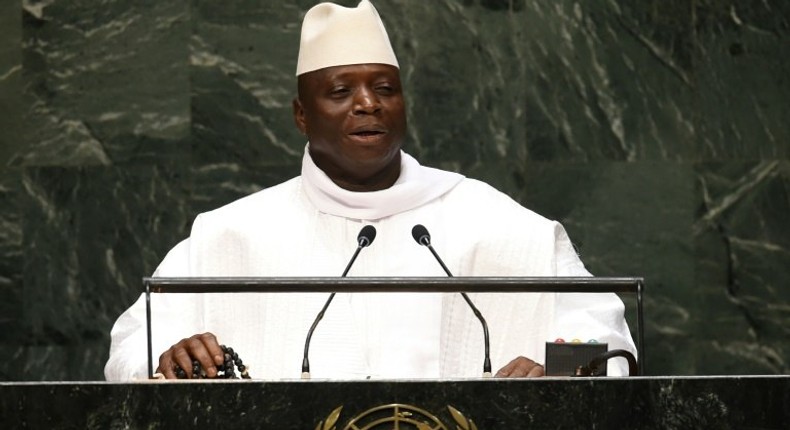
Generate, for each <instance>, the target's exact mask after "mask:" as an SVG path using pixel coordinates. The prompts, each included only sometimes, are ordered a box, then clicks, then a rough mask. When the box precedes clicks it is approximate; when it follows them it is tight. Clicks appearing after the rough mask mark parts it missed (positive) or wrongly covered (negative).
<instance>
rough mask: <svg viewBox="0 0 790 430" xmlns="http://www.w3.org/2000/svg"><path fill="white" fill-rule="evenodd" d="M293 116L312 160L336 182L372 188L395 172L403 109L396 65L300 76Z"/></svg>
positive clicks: (330, 69) (353, 187)
mask: <svg viewBox="0 0 790 430" xmlns="http://www.w3.org/2000/svg"><path fill="white" fill-rule="evenodd" d="M294 119H295V121H296V125H297V127H299V130H301V131H302V133H304V134H306V135H307V137H308V139H309V140H310V155H311V156H312V158H313V161H314V162H315V163H316V165H317V166H318V167H319V168H321V170H323V171H324V172H325V173H326V174H327V175H328V176H329V177H330V178H331V179H332V180H333V181H334V182H335V183H337V184H338V185H339V186H341V187H343V188H347V189H351V190H356V191H372V190H376V189H383V188H387V187H389V186H391V185H392V183H393V182H394V181H395V180H396V179H397V178H398V175H399V173H400V148H401V145H402V142H403V139H404V136H405V135H406V114H405V111H404V106H403V93H402V91H401V82H400V73H399V71H398V69H397V68H396V67H393V66H389V65H384V64H358V65H351V66H337V67H328V68H325V69H320V70H316V71H314V72H310V73H305V74H304V75H301V76H299V97H298V98H297V99H296V100H294Z"/></svg>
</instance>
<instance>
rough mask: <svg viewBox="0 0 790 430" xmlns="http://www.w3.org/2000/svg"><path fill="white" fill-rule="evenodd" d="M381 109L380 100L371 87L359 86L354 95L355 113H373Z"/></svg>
mask: <svg viewBox="0 0 790 430" xmlns="http://www.w3.org/2000/svg"><path fill="white" fill-rule="evenodd" d="M379 110H381V102H380V101H379V98H378V96H377V94H376V93H375V91H373V90H372V89H371V88H360V89H359V90H357V93H356V94H355V97H354V113H355V114H374V113H376V112H378V111H379Z"/></svg>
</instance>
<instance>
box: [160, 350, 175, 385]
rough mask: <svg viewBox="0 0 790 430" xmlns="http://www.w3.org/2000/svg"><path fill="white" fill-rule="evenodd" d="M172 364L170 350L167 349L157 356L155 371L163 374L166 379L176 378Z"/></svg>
mask: <svg viewBox="0 0 790 430" xmlns="http://www.w3.org/2000/svg"><path fill="white" fill-rule="evenodd" d="M173 366H174V363H173V359H172V354H171V350H169V349H168V350H167V351H165V352H163V353H162V355H160V356H159V367H157V368H156V371H157V372H159V373H161V374H162V375H164V376H165V378H166V379H176V373H175V372H174V371H173Z"/></svg>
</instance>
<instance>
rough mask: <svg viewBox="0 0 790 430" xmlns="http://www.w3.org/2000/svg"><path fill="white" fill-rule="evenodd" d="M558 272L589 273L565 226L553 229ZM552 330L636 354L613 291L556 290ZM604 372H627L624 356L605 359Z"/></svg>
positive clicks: (571, 274) (621, 310)
mask: <svg viewBox="0 0 790 430" xmlns="http://www.w3.org/2000/svg"><path fill="white" fill-rule="evenodd" d="M555 237H556V242H555V243H556V245H555V246H556V249H555V251H556V258H557V276H591V275H590V273H589V272H588V271H587V270H586V269H585V268H584V264H582V262H581V260H580V259H579V256H578V255H577V254H576V250H575V249H574V248H573V245H572V244H571V241H570V239H569V238H568V235H567V233H565V229H564V228H562V227H561V226H559V227H558V229H557V230H556V234H555ZM555 303H556V312H555V322H554V333H553V335H552V337H554V338H563V339H565V340H566V341H570V340H572V339H579V340H581V341H582V342H587V341H589V340H590V339H595V340H596V341H598V342H600V343H608V344H609V345H608V347H609V350H610V351H611V350H614V349H624V350H626V351H628V352H630V353H632V354H634V357H636V347H635V346H634V341H633V339H632V338H631V332H630V330H629V329H628V323H627V322H626V320H625V306H624V305H623V301H622V300H620V298H619V297H618V296H617V295H616V294H614V293H571V294H557V300H556V302H555ZM607 375H609V376H627V375H628V362H627V361H626V359H625V358H621V357H618V358H613V359H611V360H609V361H608V362H607Z"/></svg>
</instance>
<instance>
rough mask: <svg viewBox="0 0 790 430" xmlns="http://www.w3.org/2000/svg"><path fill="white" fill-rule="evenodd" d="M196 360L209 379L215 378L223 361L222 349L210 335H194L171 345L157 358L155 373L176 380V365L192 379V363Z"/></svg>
mask: <svg viewBox="0 0 790 430" xmlns="http://www.w3.org/2000/svg"><path fill="white" fill-rule="evenodd" d="M194 360H197V361H198V362H199V363H200V367H201V368H202V369H203V370H204V371H205V372H206V375H207V376H208V377H209V378H213V377H215V376H217V366H218V365H221V364H222V363H223V361H224V354H223V353H222V348H221V347H220V346H219V343H218V342H217V338H216V337H215V336H214V335H213V334H211V333H203V334H196V335H194V336H192V337H188V338H186V339H181V341H180V342H178V343H177V344H175V345H173V346H171V347H170V349H168V350H167V351H165V352H163V353H162V355H160V356H159V367H158V368H157V369H156V371H157V372H159V373H161V374H163V375H165V378H167V379H176V373H175V368H176V365H178V366H180V367H181V368H182V369H184V372H186V374H187V378H192V361H194Z"/></svg>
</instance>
